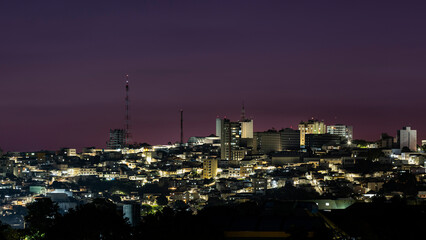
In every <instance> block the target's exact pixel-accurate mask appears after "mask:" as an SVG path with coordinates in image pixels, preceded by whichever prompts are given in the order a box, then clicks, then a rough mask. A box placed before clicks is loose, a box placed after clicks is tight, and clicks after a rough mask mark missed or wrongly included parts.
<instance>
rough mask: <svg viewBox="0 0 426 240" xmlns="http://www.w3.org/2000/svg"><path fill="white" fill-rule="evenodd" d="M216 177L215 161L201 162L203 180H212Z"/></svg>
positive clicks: (206, 160)
mask: <svg viewBox="0 0 426 240" xmlns="http://www.w3.org/2000/svg"><path fill="white" fill-rule="evenodd" d="M216 175H217V159H204V160H203V178H204V179H209V178H214V177H216Z"/></svg>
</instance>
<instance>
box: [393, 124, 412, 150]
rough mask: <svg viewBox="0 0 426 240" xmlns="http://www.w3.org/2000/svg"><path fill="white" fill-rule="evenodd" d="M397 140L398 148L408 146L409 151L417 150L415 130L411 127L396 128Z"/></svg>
mask: <svg viewBox="0 0 426 240" xmlns="http://www.w3.org/2000/svg"><path fill="white" fill-rule="evenodd" d="M397 141H398V144H399V148H400V149H402V148H403V147H408V148H409V149H410V150H411V151H417V130H413V129H411V127H403V128H402V129H401V130H398V133H397Z"/></svg>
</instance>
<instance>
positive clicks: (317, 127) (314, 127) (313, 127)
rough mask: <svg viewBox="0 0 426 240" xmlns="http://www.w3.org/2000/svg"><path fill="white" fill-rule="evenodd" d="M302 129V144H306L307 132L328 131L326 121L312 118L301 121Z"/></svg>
mask: <svg viewBox="0 0 426 240" xmlns="http://www.w3.org/2000/svg"><path fill="white" fill-rule="evenodd" d="M299 131H300V146H305V135H306V134H324V133H326V126H325V124H324V121H318V120H316V119H310V120H308V121H307V122H303V121H302V122H300V123H299Z"/></svg>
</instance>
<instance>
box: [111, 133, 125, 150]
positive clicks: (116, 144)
mask: <svg viewBox="0 0 426 240" xmlns="http://www.w3.org/2000/svg"><path fill="white" fill-rule="evenodd" d="M125 139H126V131H125V130H124V129H110V130H109V141H108V142H107V148H109V149H117V148H123V147H124V145H125Z"/></svg>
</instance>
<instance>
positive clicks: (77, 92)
mask: <svg viewBox="0 0 426 240" xmlns="http://www.w3.org/2000/svg"><path fill="white" fill-rule="evenodd" d="M424 10H426V4H425V3H421V2H420V3H415V4H404V5H401V4H397V3H394V2H392V1H391V2H387V3H386V4H379V3H372V2H370V3H351V4H349V3H342V2H339V1H335V2H329V3H327V4H324V3H317V2H312V3H308V4H302V3H286V2H280V1H267V2H264V1H261V2H260V1H232V2H229V1H203V2H202V3H199V2H196V1H182V2H180V3H179V4H177V3H172V2H163V3H147V2H138V3H128V4H120V3H113V2H108V1H102V4H101V2H96V1H94V2H90V3H86V2H84V1H73V2H72V3H63V2H60V1H46V2H43V3H34V2H22V3H17V2H7V3H0V18H1V19H2V22H3V23H7V24H4V25H3V26H2V28H3V29H4V32H6V33H7V34H5V36H4V37H3V38H1V39H0V46H1V47H0V50H1V52H2V56H1V57H0V79H1V80H0V81H1V89H2V90H3V91H2V94H1V95H0V109H1V112H2V120H1V121H0V123H1V124H0V148H2V149H3V150H4V151H36V150H41V149H46V150H55V149H59V148H61V147H76V148H82V147H89V146H97V147H103V146H106V141H107V140H108V131H109V129H114V128H124V124H125V88H124V86H125V79H124V76H125V74H129V84H130V93H129V94H130V96H129V97H130V109H129V111H130V127H131V131H132V137H133V140H134V141H137V142H147V143H149V144H167V143H168V142H172V143H174V142H177V141H179V139H180V114H179V111H180V109H183V110H184V112H185V117H184V121H185V124H184V129H185V132H184V140H185V141H186V140H187V139H188V138H189V137H191V136H207V135H210V134H214V133H215V118H216V117H217V116H220V117H224V116H226V117H227V118H229V119H231V120H238V119H239V116H240V109H241V103H242V102H244V105H245V109H246V115H247V117H251V118H253V119H254V131H266V130H268V129H270V128H275V129H277V130H278V129H281V128H286V127H293V128H294V129H296V128H297V125H298V123H299V122H300V121H305V120H308V119H310V118H311V117H314V118H318V119H320V120H324V122H325V124H326V125H332V124H337V123H341V124H346V125H352V126H353V127H354V139H365V140H369V141H374V140H378V139H379V138H380V134H381V133H388V134H389V135H391V136H396V133H397V130H399V129H401V128H402V127H404V126H411V128H412V129H415V130H417V134H418V135H417V139H418V141H419V142H420V141H421V140H422V139H425V138H426V136H425V132H426V126H425V125H424V122H426V113H425V112H424V110H423V109H424V104H425V101H424V100H423V99H422V94H423V92H424V89H425V87H426V82H425V81H424V76H426V72H425V71H426V70H425V69H424V63H425V62H426V57H425V56H426V54H424V53H425V50H426V48H425V45H424V42H425V41H426V33H425V32H424V31H422V30H423V26H422V25H423V24H422V23H423V22H424V21H425V20H426V19H425V18H426V16H425V15H424V14H423V13H424Z"/></svg>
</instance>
